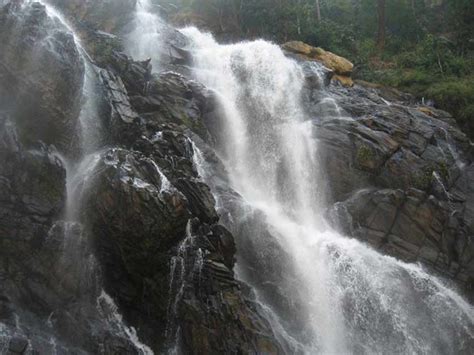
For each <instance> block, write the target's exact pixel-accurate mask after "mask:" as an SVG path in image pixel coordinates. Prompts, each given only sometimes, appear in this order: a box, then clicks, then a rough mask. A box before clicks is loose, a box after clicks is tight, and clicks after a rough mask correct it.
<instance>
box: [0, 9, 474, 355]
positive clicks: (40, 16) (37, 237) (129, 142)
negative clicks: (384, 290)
mask: <svg viewBox="0 0 474 355" xmlns="http://www.w3.org/2000/svg"><path fill="white" fill-rule="evenodd" d="M51 3H52V4H54V5H55V6H57V10H58V11H59V12H61V13H63V14H64V16H65V18H67V19H69V21H68V22H69V23H70V26H71V27H72V28H74V31H75V33H76V37H77V38H75V37H74V36H73V34H72V33H71V29H68V28H67V27H65V26H64V23H63V24H62V23H60V21H59V20H58V19H57V18H55V17H54V16H53V15H52V13H51V12H48V11H47V8H46V7H45V6H44V5H43V4H41V3H38V2H21V1H20V2H18V1H11V2H8V1H7V4H5V5H3V6H2V7H1V8H0V46H1V47H0V157H1V162H2V164H0V187H1V188H0V279H1V284H0V349H1V350H0V352H7V353H11V354H17V353H19V354H22V353H25V352H26V353H35V351H37V352H39V353H53V351H55V350H57V351H58V352H59V353H104V354H110V353H114V354H120V353H146V352H147V351H148V349H149V348H151V349H152V350H153V351H155V352H156V353H160V352H164V351H166V350H168V349H171V348H173V347H174V346H175V344H180V347H179V349H176V351H178V352H183V353H196V354H211V353H236V354H237V353H268V354H277V353H285V352H287V351H288V350H287V348H286V347H287V344H285V342H284V341H281V339H279V338H278V337H277V335H276V334H275V333H274V331H273V330H272V327H271V326H270V324H269V321H268V319H267V317H265V314H266V313H265V311H264V310H263V309H262V308H261V306H260V305H259V303H258V302H257V300H256V297H255V294H254V292H253V291H252V289H251V288H250V287H249V286H247V285H246V284H245V283H243V282H241V281H239V280H238V279H236V277H235V273H234V267H235V259H236V253H237V254H238V253H239V252H241V251H239V250H237V249H236V242H235V238H234V235H235V234H236V233H238V234H242V233H247V235H246V238H249V239H251V238H252V235H249V234H248V233H252V231H250V230H246V229H245V228H244V227H242V228H240V229H239V230H238V231H237V229H234V230H233V231H232V232H233V233H231V232H230V231H229V230H228V228H226V227H224V225H226V226H228V227H229V228H230V226H232V224H231V223H230V222H228V221H227V222H226V221H225V218H222V216H220V215H219V213H218V212H217V210H216V201H215V197H214V195H213V193H211V188H210V187H209V186H208V185H207V184H206V183H205V182H204V181H203V177H202V176H200V173H199V167H198V166H197V163H196V159H197V155H198V154H204V155H205V157H206V160H207V162H208V163H209V164H210V165H212V168H210V170H212V172H213V174H214V177H213V181H214V182H215V183H214V184H213V186H212V188H213V189H215V188H218V189H220V190H219V191H220V196H221V197H223V196H227V200H228V202H227V203H226V208H228V209H231V208H232V207H231V205H232V201H234V200H235V199H237V198H238V196H237V194H236V193H235V192H234V191H232V189H230V187H229V185H228V183H227V172H226V171H225V169H224V168H223V165H222V163H221V162H220V160H219V157H218V156H217V155H216V154H215V152H214V151H213V146H214V145H215V143H216V141H217V140H218V139H219V138H218V136H217V135H216V132H218V130H219V129H220V127H219V115H220V109H219V107H218V105H217V103H216V98H215V96H214V93H213V92H211V91H210V90H208V89H207V88H206V87H204V86H203V85H202V84H200V83H199V82H197V81H195V80H194V79H193V77H192V76H191V74H190V69H189V65H190V64H191V62H190V60H191V57H192V55H191V54H190V53H189V52H188V50H187V46H188V42H187V39H186V37H184V36H183V35H182V34H181V33H180V32H178V31H176V30H175V29H173V28H171V27H167V26H165V27H163V34H162V36H163V53H164V55H163V59H162V61H163V65H162V68H160V69H161V70H160V71H159V72H156V71H155V70H153V68H152V67H151V65H150V63H149V62H148V61H142V62H140V61H136V60H134V58H131V57H130V56H128V55H126V54H125V53H124V48H123V44H122V35H123V34H124V33H125V32H126V28H127V25H129V22H130V21H131V16H130V13H131V11H132V9H133V8H134V6H135V1H134V0H123V1H105V2H100V4H99V2H94V1H92V2H81V1H70V2H62V1H51ZM288 56H292V54H290V53H288ZM83 58H85V60H84V59H83ZM296 60H298V61H300V62H301V64H302V65H305V64H304V63H305V59H304V58H301V57H299V58H297V59H296ZM87 67H89V68H90V69H91V73H92V75H93V77H94V78H95V79H94V83H95V89H94V92H95V98H94V100H96V102H97V105H96V109H97V117H98V118H99V119H100V125H99V126H100V127H102V131H103V132H102V134H101V135H102V139H101V142H100V143H99V147H98V149H97V150H96V151H95V152H94V153H93V154H92V155H91V156H90V157H89V159H85V160H84V161H85V164H86V165H82V168H81V169H80V170H81V171H83V172H89V175H88V177H87V183H84V182H81V184H82V185H84V186H81V195H80V197H78V200H77V201H76V202H77V204H78V205H79V207H78V209H79V210H80V212H78V214H77V215H78V218H77V219H78V220H77V221H74V222H71V221H70V220H68V218H67V216H66V211H67V210H68V203H70V201H68V193H70V191H71V190H70V188H69V187H68V173H69V172H70V171H68V169H69V167H68V164H70V162H71V161H74V162H75V161H78V160H80V159H81V158H80V149H79V146H80V145H81V143H80V141H81V122H80V118H81V107H83V105H84V100H83V99H81V97H82V96H83V95H82V93H83V87H84V81H85V79H84V78H85V73H86V71H87ZM314 75H315V74H314V72H310V71H308V75H307V77H306V82H307V85H306V87H305V90H304V101H303V104H304V106H305V109H306V111H307V112H308V114H309V115H311V117H312V118H313V119H312V123H313V125H314V126H315V127H316V128H317V129H316V130H315V132H317V135H316V137H314V139H316V140H318V142H319V147H320V148H319V155H320V156H319V159H320V161H321V167H322V170H323V171H324V172H325V177H326V181H327V191H328V199H327V215H328V216H329V219H331V220H332V221H333V222H334V224H335V226H337V227H338V228H340V229H341V231H342V232H343V233H345V234H346V235H350V236H353V237H354V238H357V239H360V240H363V241H365V242H367V243H369V244H370V245H372V246H373V247H374V248H376V249H378V250H380V251H381V252H382V253H385V254H388V255H392V256H395V257H397V258H400V259H402V260H405V261H408V262H420V263H422V264H423V265H426V267H428V268H429V269H430V270H432V272H434V273H436V274H437V275H440V277H442V278H443V279H446V280H448V281H449V282H452V283H453V287H457V288H459V289H460V290H461V292H463V293H464V294H465V295H466V296H467V297H470V298H471V299H472V297H473V295H474V294H473V293H472V292H473V291H472V290H473V286H474V242H473V240H474V163H473V161H472V160H473V150H472V144H471V143H470V142H469V140H468V139H467V138H466V136H465V135H464V134H463V133H462V132H461V131H460V130H459V129H458V128H457V126H456V125H455V123H454V120H453V118H452V117H451V116H450V115H449V114H448V113H446V112H442V111H438V110H434V109H432V108H429V109H427V108H425V107H420V106H419V105H417V104H416V103H415V102H414V100H413V99H412V98H411V97H410V96H408V95H404V94H401V93H398V92H396V91H394V90H390V89H386V88H378V87H373V86H371V85H369V84H366V83H355V85H354V86H353V87H343V86H341V85H339V84H338V83H337V82H334V81H333V82H330V80H320V79H321V78H315V76H314ZM325 75H328V77H329V76H330V75H331V72H330V71H328V72H327V73H326V74H325ZM322 83H326V85H327V86H326V85H324V84H322ZM322 92H324V93H325V94H324V95H322ZM327 93H330V95H331V97H333V98H334V101H332V102H331V103H330V104H329V105H328V102H327ZM197 145H198V146H199V150H198V148H197ZM70 196H71V195H69V198H70ZM230 229H232V228H230ZM239 237H241V236H239ZM70 243H73V246H74V247H73V248H72V249H71V244H70ZM237 246H238V245H237ZM71 250H73V252H72V253H71V254H68V252H70V251H71ZM275 253H276V254H278V250H277V249H275ZM252 255H253V253H252V250H248V251H246V257H248V258H250V257H252ZM253 256H254V257H255V258H258V255H253ZM78 264H79V265H78ZM255 264H256V265H260V266H262V265H263V266H265V262H264V260H258V262H256V263H255ZM78 266H79V267H78ZM260 276H262V277H264V276H265V270H263V269H262V270H261V275H260ZM269 277H270V276H269ZM282 307H284V306H283V305H282ZM119 313H120V314H119ZM125 324H126V325H127V326H126V325H125ZM138 338H139V339H140V342H139V341H138V340H137V339H138ZM142 343H144V344H147V346H144V345H143V344H142ZM148 347H149V348H148Z"/></svg>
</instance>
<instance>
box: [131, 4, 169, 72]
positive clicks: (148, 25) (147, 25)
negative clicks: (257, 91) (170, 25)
mask: <svg viewBox="0 0 474 355" xmlns="http://www.w3.org/2000/svg"><path fill="white" fill-rule="evenodd" d="M155 7H156V6H154V5H153V3H152V1H151V0H138V1H137V9H136V12H135V20H134V23H133V30H132V32H131V33H130V34H129V35H128V36H127V38H126V41H125V48H126V50H127V52H128V53H129V54H130V55H132V56H133V57H134V58H135V59H137V60H147V59H151V64H152V66H153V68H154V70H155V71H156V70H157V69H158V68H159V67H160V53H161V34H160V32H161V30H162V27H163V25H162V22H161V19H160V18H159V16H158V14H157V11H156V8H155Z"/></svg>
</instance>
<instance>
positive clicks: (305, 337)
mask: <svg viewBox="0 0 474 355" xmlns="http://www.w3.org/2000/svg"><path fill="white" fill-rule="evenodd" d="M182 32H183V33H184V34H185V35H187V36H188V37H189V38H190V39H191V40H192V46H191V48H190V49H191V51H192V53H193V57H194V74H195V76H196V78H197V79H198V80H199V81H200V82H202V83H203V84H205V85H206V86H207V87H208V88H210V89H212V90H214V92H215V93H216V94H217V97H218V99H219V102H220V105H221V107H222V120H223V123H222V125H223V127H222V129H221V130H220V133H219V137H217V138H218V141H219V142H220V143H219V142H218V147H217V148H218V154H219V155H220V156H221V158H222V160H223V161H224V163H225V164H226V168H227V170H228V172H229V180H230V182H231V185H232V188H233V189H235V190H236V191H237V192H238V193H239V194H240V195H241V196H242V201H241V202H240V207H239V209H237V210H235V209H234V210H233V211H232V216H231V217H232V219H233V223H229V228H230V229H233V231H234V233H235V234H236V235H237V236H238V244H239V248H238V249H239V250H240V252H241V253H242V250H248V249H252V246H257V247H259V248H260V249H261V250H257V251H256V253H261V254H259V256H261V259H262V260H260V261H259V262H260V263H262V265H267V266H268V267H269V268H274V269H275V270H277V271H276V272H275V273H276V275H277V276H276V277H277V279H276V280H273V282H277V283H278V285H277V286H276V288H277V289H278V290H279V292H280V293H281V295H283V297H284V299H285V301H286V306H285V307H286V308H284V309H286V311H287V313H288V312H295V313H296V314H297V315H296V316H295V317H292V316H289V315H288V314H283V313H284V312H282V311H281V310H282V309H283V308H282V307H278V306H275V305H274V304H273V303H272V301H274V300H272V299H271V297H268V296H265V292H264V290H263V289H264V288H265V287H264V285H262V283H259V282H256V281H255V277H252V275H250V274H251V272H249V270H250V267H248V265H245V263H246V261H245V260H246V258H245V255H240V257H239V261H238V265H239V268H240V270H239V274H240V277H242V278H243V279H245V280H246V281H248V282H249V283H251V284H253V286H254V287H255V288H256V289H257V290H258V291H259V293H260V294H261V295H262V296H261V297H260V299H261V300H262V302H265V303H267V304H266V305H265V307H270V308H274V310H275V313H276V314H277V315H278V316H275V317H272V318H271V320H272V321H273V322H274V323H275V322H278V323H279V322H280V319H281V322H282V325H283V327H284V328H285V327H286V329H287V330H288V331H287V332H286V331H278V329H277V328H278V327H280V328H281V325H280V324H274V328H275V331H276V332H278V333H281V334H280V335H281V336H282V337H283V338H286V341H287V342H288V344H290V345H289V346H290V347H292V348H293V349H291V350H290V351H291V352H302V353H308V354H314V353H328V354H335V353H337V354H341V353H424V354H433V353H443V354H445V353H468V352H469V349H472V346H473V342H474V309H473V307H472V306H471V305H469V304H468V303H467V302H465V301H464V300H463V299H462V297H460V296H459V295H457V294H456V293H455V292H454V291H452V290H450V289H449V288H447V287H445V286H444V285H443V284H442V283H441V282H440V281H439V280H437V279H436V278H435V277H433V276H431V275H429V274H428V273H426V272H425V271H424V270H423V269H422V268H421V267H419V266H416V265H411V264H406V263H403V262H400V261H398V260H396V259H394V258H391V257H388V256H383V255H381V254H379V253H377V252H375V251H374V250H372V249H370V248H368V247H367V246H365V245H364V244H362V243H360V242H358V241H356V240H353V239H349V238H346V237H344V236H342V235H339V234H338V233H336V232H335V231H334V230H332V229H331V228H330V227H329V226H328V224H327V223H326V222H325V220H324V218H323V205H324V204H323V199H322V197H321V196H322V191H321V190H322V184H321V178H320V175H319V173H320V171H319V166H318V159H317V150H316V146H315V141H314V139H313V135H312V133H313V132H312V130H313V125H312V123H311V121H310V120H309V119H308V117H307V115H306V113H305V112H304V110H303V108H302V102H301V96H302V90H303V86H304V75H303V73H302V69H301V67H300V66H299V65H298V64H297V63H296V62H294V61H293V60H290V59H288V58H286V57H285V55H284V54H283V53H282V51H281V50H280V48H279V47H278V46H276V45H273V44H270V43H267V42H264V41H256V42H249V43H240V44H235V45H219V44H218V43H216V42H215V40H214V39H213V38H212V37H211V36H210V35H208V34H203V33H201V32H199V31H198V30H197V29H195V28H187V29H184V30H183V31H182ZM195 153H197V154H199V156H197V157H196V159H195V160H196V162H198V164H200V165H201V170H202V166H203V165H202V163H203V162H202V155H200V153H199V151H198V150H195ZM201 173H202V171H201ZM205 175H206V176H202V178H204V179H206V180H207V182H208V183H209V184H210V185H211V186H212V185H213V182H212V176H210V174H205ZM214 192H215V193H216V198H217V200H218V201H219V200H223V199H225V196H220V195H219V191H218V190H216V189H214ZM218 203H219V204H221V203H222V204H225V201H224V202H218ZM252 214H258V216H259V219H260V223H261V224H263V225H264V229H265V231H264V232H262V231H261V228H257V226H255V228H252V226H250V227H249V226H248V224H249V222H250V223H251V220H250V219H249V218H248V216H249V215H252ZM244 224H246V225H247V226H246V228H244V230H245V231H246V232H247V233H251V236H247V238H246V237H245V236H244V235H242V233H239V231H240V230H241V229H240V228H241V227H240V226H242V225H244ZM236 226H237V227H236ZM259 229H260V230H259ZM268 235H269V236H270V239H265V238H268ZM259 239H261V240H259ZM269 241H270V242H271V243H273V244H276V245H277V246H278V250H279V251H280V252H279V254H278V255H279V256H280V257H281V258H283V260H280V259H279V260H267V259H265V258H268V254H265V251H266V250H265V249H268V248H270V247H271V245H270V244H268V242H269ZM246 244H251V245H252V246H250V247H249V246H248V245H246ZM282 265H283V266H282ZM283 268H284V269H285V271H284V272H279V271H278V270H282V269H283ZM262 272H264V269H263V268H262ZM272 313H273V311H272ZM295 318H296V319H295ZM288 319H293V321H292V322H290V321H288ZM285 320H286V321H285ZM290 323H291V324H290ZM295 324H296V325H295ZM288 334H291V338H294V339H297V342H296V343H295V341H294V340H293V339H290V336H289V335H288Z"/></svg>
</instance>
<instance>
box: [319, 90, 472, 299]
mask: <svg viewBox="0 0 474 355" xmlns="http://www.w3.org/2000/svg"><path fill="white" fill-rule="evenodd" d="M329 90H330V92H332V93H333V94H334V96H335V98H337V102H338V103H339V104H340V110H341V111H342V110H344V111H345V112H347V113H348V114H350V115H351V118H350V119H347V118H344V117H333V118H331V119H329V120H327V119H326V120H324V121H320V120H315V124H316V126H317V131H316V132H317V133H316V135H317V138H318V139H319V141H320V157H321V159H322V163H323V166H324V169H325V171H326V172H327V174H328V177H329V187H330V189H331V193H332V199H333V202H334V203H335V205H334V207H333V212H334V213H336V214H337V215H338V216H339V217H338V219H337V220H338V222H337V223H338V224H339V223H340V224H341V225H342V226H343V231H344V233H346V234H349V235H352V236H354V237H357V238H359V239H362V240H364V241H367V242H368V243H369V244H371V245H373V246H374V247H376V248H377V249H379V250H380V251H382V252H384V253H386V254H389V255H393V256H396V257H397V258H400V259H402V260H405V261H409V262H422V263H423V264H424V265H426V266H427V267H429V268H431V269H432V270H434V272H436V273H438V274H439V275H441V276H443V277H445V278H447V279H449V280H454V281H455V283H457V285H458V286H459V287H461V288H462V289H463V290H464V291H465V292H466V293H467V294H468V295H469V294H471V295H472V282H473V280H474V278H473V277H474V274H473V272H472V268H471V264H470V263H471V259H469V257H467V255H472V252H473V251H472V245H471V243H470V242H469V240H471V238H472V236H473V235H474V229H473V228H472V218H471V217H470V215H471V214H470V213H468V214H466V211H471V209H470V208H471V207H470V206H471V204H472V202H471V201H472V193H471V188H469V187H468V184H467V181H469V180H470V179H471V178H472V177H471V175H472V174H471V170H472V169H471V167H472V163H471V161H472V156H471V153H470V148H469V143H468V139H467V138H466V136H465V135H464V134H463V133H461V132H460V131H459V129H458V128H457V126H455V125H453V121H452V120H451V119H450V118H449V114H447V113H445V112H436V113H435V112H432V113H430V114H427V113H428V112H426V111H425V110H419V109H418V108H417V106H415V105H413V104H412V103H411V102H410V101H404V100H406V99H409V97H405V96H403V95H398V96H393V97H392V99H396V100H398V101H392V102H390V101H387V99H386V98H388V97H389V96H388V95H387V94H386V92H385V91H384V89H383V88H378V87H373V86H369V85H364V86H359V85H356V86H355V87H354V88H352V89H342V88H337V87H335V86H330V87H329ZM313 105H314V102H313ZM470 181H472V180H470ZM341 212H344V213H341Z"/></svg>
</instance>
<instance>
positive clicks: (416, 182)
mask: <svg viewBox="0 0 474 355" xmlns="http://www.w3.org/2000/svg"><path fill="white" fill-rule="evenodd" d="M433 171H434V169H433V168H432V167H426V168H425V169H423V170H422V171H419V172H416V173H414V174H413V175H412V185H413V186H414V187H415V188H416V189H418V190H427V189H428V188H429V187H430V186H431V182H432V180H433Z"/></svg>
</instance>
